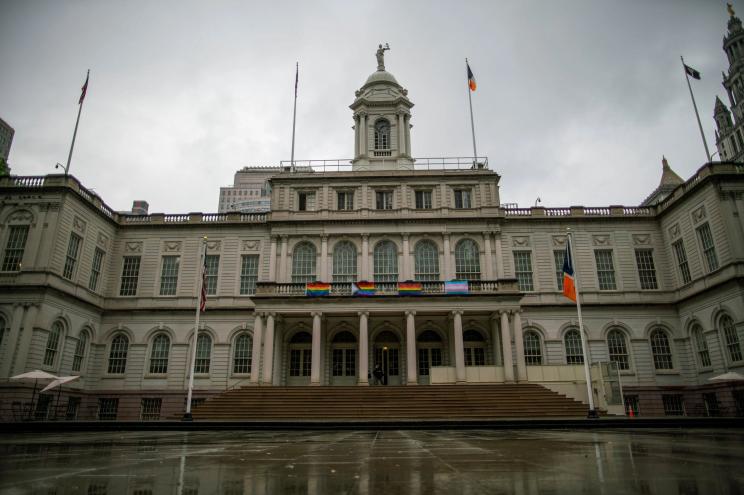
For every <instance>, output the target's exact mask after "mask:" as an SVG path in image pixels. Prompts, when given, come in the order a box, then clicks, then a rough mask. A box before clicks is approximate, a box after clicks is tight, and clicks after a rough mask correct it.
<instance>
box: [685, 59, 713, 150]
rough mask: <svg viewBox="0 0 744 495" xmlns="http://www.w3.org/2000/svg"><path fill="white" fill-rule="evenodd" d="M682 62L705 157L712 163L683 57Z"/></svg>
mask: <svg viewBox="0 0 744 495" xmlns="http://www.w3.org/2000/svg"><path fill="white" fill-rule="evenodd" d="M679 58H680V60H682V71H683V72H684V73H685V79H686V80H687V88H688V89H689V90H690V98H692V108H694V109H695V117H697V123H698V127H699V128H700V137H702V138H703V146H705V156H707V157H708V161H709V162H710V161H711V157H710V151H708V142H707V141H706V140H705V133H704V132H703V124H701V123H700V114H699V113H698V108H697V103H695V95H694V94H692V85H691V84H690V75H689V74H688V73H687V69H686V68H685V59H684V58H683V57H682V55H680V56H679Z"/></svg>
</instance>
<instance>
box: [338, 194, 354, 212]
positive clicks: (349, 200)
mask: <svg viewBox="0 0 744 495" xmlns="http://www.w3.org/2000/svg"><path fill="white" fill-rule="evenodd" d="M337 197H338V209H339V210H353V209H354V193H353V192H352V191H338V193H337Z"/></svg>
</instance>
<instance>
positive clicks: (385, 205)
mask: <svg viewBox="0 0 744 495" xmlns="http://www.w3.org/2000/svg"><path fill="white" fill-rule="evenodd" d="M375 199H376V208H377V209H378V210H392V209H393V191H377V192H376V193H375Z"/></svg>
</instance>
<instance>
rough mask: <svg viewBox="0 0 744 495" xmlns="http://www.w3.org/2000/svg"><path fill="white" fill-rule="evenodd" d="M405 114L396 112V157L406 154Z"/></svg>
mask: <svg viewBox="0 0 744 495" xmlns="http://www.w3.org/2000/svg"><path fill="white" fill-rule="evenodd" d="M404 127H405V114H404V113H403V112H398V156H402V155H405V154H406V133H405V130H404Z"/></svg>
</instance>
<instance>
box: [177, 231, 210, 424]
mask: <svg viewBox="0 0 744 495" xmlns="http://www.w3.org/2000/svg"><path fill="white" fill-rule="evenodd" d="M206 255H207V236H204V238H203V239H202V248H201V249H199V269H198V270H197V273H198V276H199V281H198V282H197V285H196V322H195V323H194V346H193V347H192V349H191V370H190V372H189V391H188V394H187V395H186V412H185V413H184V415H183V421H193V420H194V418H193V417H192V416H191V396H192V395H193V392H194V373H195V372H196V345H197V343H198V340H199V316H200V315H201V293H202V284H203V283H204V273H203V271H204V258H205V257H206Z"/></svg>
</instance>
